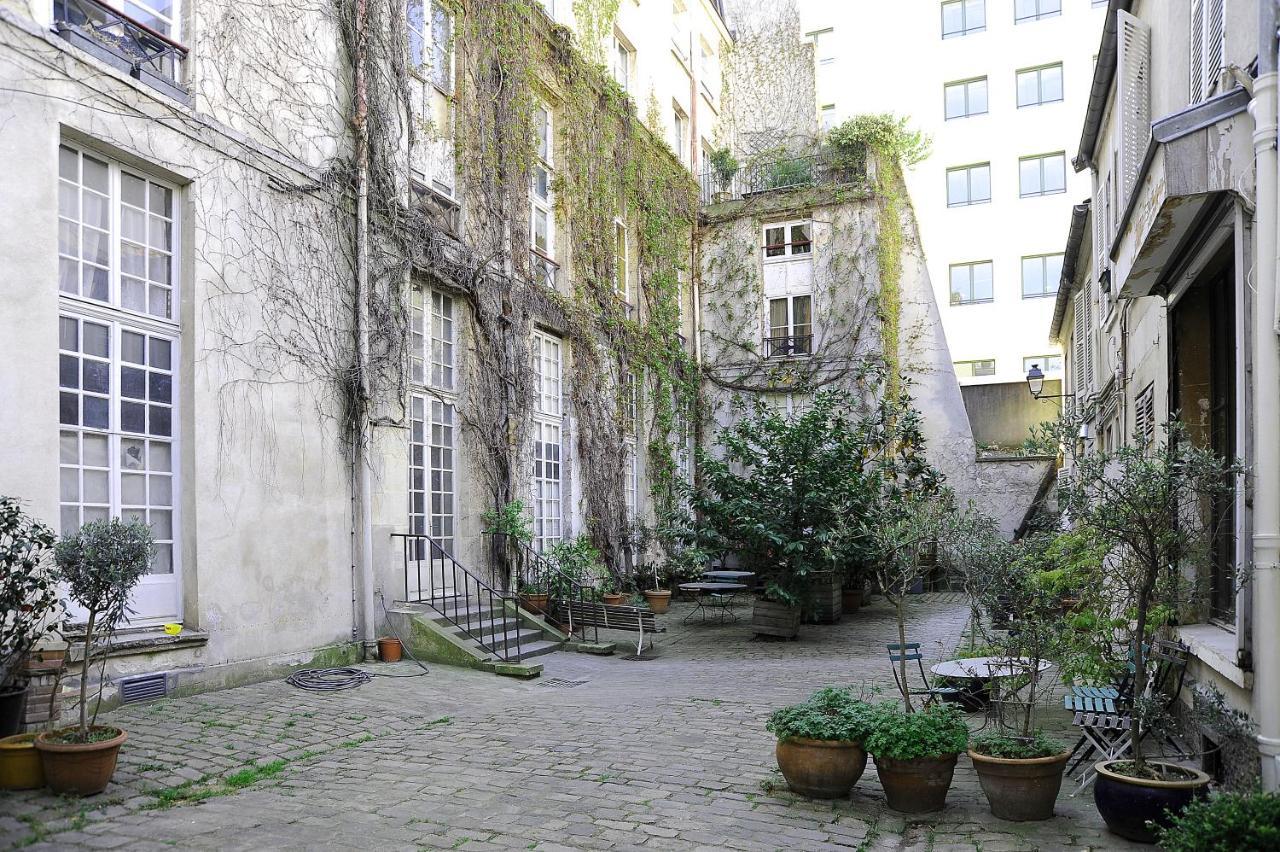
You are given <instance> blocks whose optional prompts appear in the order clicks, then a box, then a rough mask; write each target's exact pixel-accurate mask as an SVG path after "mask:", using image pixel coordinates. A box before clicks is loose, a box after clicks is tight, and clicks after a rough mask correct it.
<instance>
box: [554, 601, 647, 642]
mask: <svg viewBox="0 0 1280 852" xmlns="http://www.w3.org/2000/svg"><path fill="white" fill-rule="evenodd" d="M562 605H563V606H564V612H565V615H566V617H567V616H570V615H571V616H572V617H573V623H574V624H575V625H578V624H581V625H583V626H585V627H603V628H605V629H606V630H628V631H633V632H638V633H639V634H640V641H639V642H637V643H636V653H637V654H639V653H641V652H642V651H643V650H644V634H645V632H646V631H648V633H649V636H650V638H649V647H650V648H652V647H653V634H654V633H665V632H666V630H667V628H665V627H659V626H658V621H657V619H656V618H655V617H654V615H653V610H651V609H646V608H644V607H639V606H620V605H614V604H603V603H598V602H596V601H565V602H563V604H562Z"/></svg>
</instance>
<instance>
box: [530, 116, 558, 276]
mask: <svg viewBox="0 0 1280 852" xmlns="http://www.w3.org/2000/svg"><path fill="white" fill-rule="evenodd" d="M533 132H534V137H535V139H536V140H537V158H536V159H535V160H534V163H533V166H532V169H531V172H532V174H531V181H530V187H529V242H530V246H529V247H530V250H531V254H532V257H531V259H530V262H531V265H532V267H533V277H534V280H535V281H539V282H541V283H543V284H546V285H547V286H548V287H555V284H556V270H557V268H558V267H557V266H556V263H555V249H556V217H555V199H554V196H553V191H552V188H551V184H552V181H553V180H554V178H555V167H554V164H555V159H554V157H555V135H554V134H555V124H554V119H553V118H552V115H551V109H550V108H549V107H547V105H546V104H539V105H538V106H537V107H536V108H535V109H534V111H533Z"/></svg>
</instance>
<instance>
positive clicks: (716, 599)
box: [680, 583, 747, 624]
mask: <svg viewBox="0 0 1280 852" xmlns="http://www.w3.org/2000/svg"><path fill="white" fill-rule="evenodd" d="M746 590H747V584H746V583H681V584H680V591H682V592H694V593H695V594H697V597H696V598H694V603H695V604H697V606H695V607H694V608H693V609H692V610H691V611H690V612H689V614H688V615H686V616H685V617H684V622H682V623H687V622H688V621H689V619H691V618H693V617H694V616H695V615H697V614H698V613H702V620H703V622H704V623H705V622H706V620H707V613H708V612H715V613H716V620H717V622H719V623H720V624H723V623H724V622H725V619H726V618H732V619H733V620H734V621H737V620H738V616H737V615H736V614H735V613H734V612H733V610H732V609H731V608H730V607H731V606H732V604H733V599H734V598H735V597H737V595H738V592H744V591H746Z"/></svg>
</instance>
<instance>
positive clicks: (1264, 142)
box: [1249, 0, 1280, 790]
mask: <svg viewBox="0 0 1280 852" xmlns="http://www.w3.org/2000/svg"><path fill="white" fill-rule="evenodd" d="M1276 20H1277V19H1276V6H1275V0H1260V2H1259V3H1258V77H1257V80H1256V81H1255V82H1254V88H1253V100H1252V101H1250V103H1249V113H1250V114H1251V115H1252V116H1253V121H1254V131H1253V150H1254V155H1255V161H1256V177H1257V189H1256V193H1257V214H1256V215H1257V229H1256V235H1255V239H1254V246H1255V250H1256V252H1257V254H1256V256H1255V261H1254V288H1255V301H1254V311H1253V314H1254V335H1253V345H1254V353H1253V370H1254V373H1253V375H1254V393H1253V426H1254V429H1255V430H1258V432H1259V434H1261V430H1264V429H1269V428H1271V427H1272V426H1273V425H1274V424H1275V423H1277V422H1280V337H1278V336H1277V330H1276V311H1277V307H1280V306H1278V305H1277V302H1276V271H1277V257H1276V249H1277V227H1278V225H1280V221H1278V216H1277V212H1278V211H1277V208H1276V204H1277V185H1276V179H1277V162H1276V110H1277V101H1276V86H1277V69H1276ZM1252 582H1253V608H1254V609H1253V653H1254V681H1253V718H1254V722H1255V723H1257V726H1258V751H1259V754H1260V756H1261V762H1262V766H1261V769H1262V784H1263V787H1264V788H1265V789H1267V790H1280V442H1278V441H1275V440H1258V441H1255V442H1254V469H1253V578H1252Z"/></svg>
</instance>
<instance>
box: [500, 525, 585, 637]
mask: <svg viewBox="0 0 1280 852" xmlns="http://www.w3.org/2000/svg"><path fill="white" fill-rule="evenodd" d="M486 535H491V536H492V537H493V551H492V552H493V553H494V554H495V555H496V554H498V553H501V552H503V551H504V549H505V553H506V555H507V557H508V559H509V561H510V562H512V563H514V564H511V565H510V567H511V578H512V581H513V584H514V586H515V591H516V595H517V596H518V597H519V600H520V603H521V605H522V606H524V608H525V609H527V610H530V611H532V612H539V611H543V614H544V615H546V616H547V617H548V618H550V619H551V620H552V621H554V622H555V623H556V625H557V626H559V627H560V628H562V629H564V630H565V632H566V633H568V634H569V635H571V636H577V637H578V638H579V639H581V640H582V641H583V642H586V641H587V627H586V626H585V625H584V624H583V623H582V620H581V618H578V617H577V616H576V615H575V613H581V612H582V611H583V610H584V609H585V608H586V605H587V604H590V603H594V602H595V600H596V590H595V587H594V586H590V585H587V584H585V583H582V582H581V581H579V580H576V579H574V578H573V577H571V576H569V575H568V574H566V573H565V572H564V571H561V570H560V569H559V568H557V567H556V566H555V565H552V564H551V562H550V560H548V559H547V558H546V557H545V556H543V555H542V554H541V553H539V552H538V551H536V550H534V549H533V548H532V547H531V546H530V545H529V544H527V543H526V542H523V541H520V540H519V539H516V538H512V537H511V536H509V535H507V534H506V533H486ZM541 593H545V594H546V595H547V603H546V607H545V610H543V608H542V607H539V606H538V605H537V604H534V603H533V602H532V601H531V600H530V595H531V594H541ZM591 641H592V642H599V641H600V628H599V627H597V626H595V625H594V624H593V625H592V626H591Z"/></svg>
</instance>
